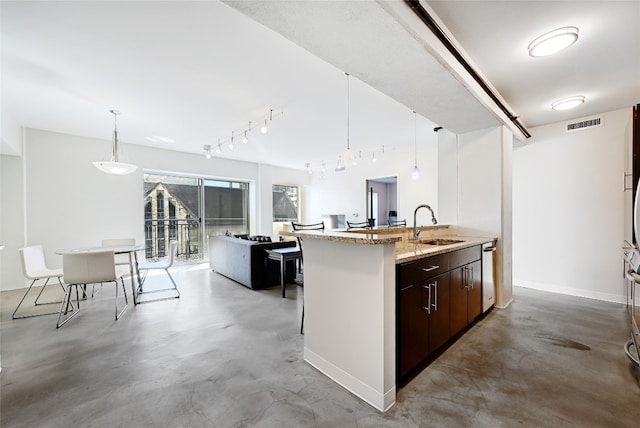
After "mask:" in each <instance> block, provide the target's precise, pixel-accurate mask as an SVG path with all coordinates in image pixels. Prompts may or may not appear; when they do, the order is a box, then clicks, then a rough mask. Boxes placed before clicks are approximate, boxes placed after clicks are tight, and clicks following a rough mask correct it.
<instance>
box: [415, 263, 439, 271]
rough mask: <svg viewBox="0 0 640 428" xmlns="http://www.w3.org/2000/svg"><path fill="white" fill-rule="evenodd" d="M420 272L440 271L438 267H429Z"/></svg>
mask: <svg viewBox="0 0 640 428" xmlns="http://www.w3.org/2000/svg"><path fill="white" fill-rule="evenodd" d="M420 269H421V270H423V271H425V272H431V271H432V270H436V269H440V266H438V265H431V266H430V267H428V268H420Z"/></svg>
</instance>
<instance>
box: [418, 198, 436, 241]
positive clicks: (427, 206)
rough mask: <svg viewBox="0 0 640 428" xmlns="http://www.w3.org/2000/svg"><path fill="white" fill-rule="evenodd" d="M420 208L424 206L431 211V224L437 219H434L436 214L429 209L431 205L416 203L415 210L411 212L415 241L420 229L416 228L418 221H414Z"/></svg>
mask: <svg viewBox="0 0 640 428" xmlns="http://www.w3.org/2000/svg"><path fill="white" fill-rule="evenodd" d="M420 208H426V209H428V210H429V211H431V221H432V222H433V224H438V220H436V215H435V214H434V213H433V210H432V209H431V207H430V206H429V205H427V204H422V205H418V207H417V208H416V210H415V211H414V212H413V239H415V240H416V241H417V240H418V237H419V236H420V229H418V223H417V221H416V215H417V214H418V210H419V209H420Z"/></svg>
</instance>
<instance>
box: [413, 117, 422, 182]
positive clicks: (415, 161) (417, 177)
mask: <svg viewBox="0 0 640 428" xmlns="http://www.w3.org/2000/svg"><path fill="white" fill-rule="evenodd" d="M416 120H417V119H416V112H415V111H414V112H413V170H412V171H411V178H412V179H413V180H415V181H417V180H420V170H419V169H418V132H417V128H416Z"/></svg>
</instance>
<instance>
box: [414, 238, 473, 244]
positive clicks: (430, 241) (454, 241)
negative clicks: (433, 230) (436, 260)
mask: <svg viewBox="0 0 640 428" xmlns="http://www.w3.org/2000/svg"><path fill="white" fill-rule="evenodd" d="M418 242H420V243H421V244H427V245H451V244H459V243H461V242H464V241H460V240H457V239H445V238H434V239H421V240H420V241H418Z"/></svg>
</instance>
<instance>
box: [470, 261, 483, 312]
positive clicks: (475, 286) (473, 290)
mask: <svg viewBox="0 0 640 428" xmlns="http://www.w3.org/2000/svg"><path fill="white" fill-rule="evenodd" d="M467 268H468V270H467V272H468V274H469V278H468V282H469V288H468V289H467V296H468V297H467V323H470V322H471V321H473V320H474V319H475V317H477V316H478V315H480V312H482V271H481V269H482V263H481V262H480V261H477V262H473V263H470V264H468V265H467Z"/></svg>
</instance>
